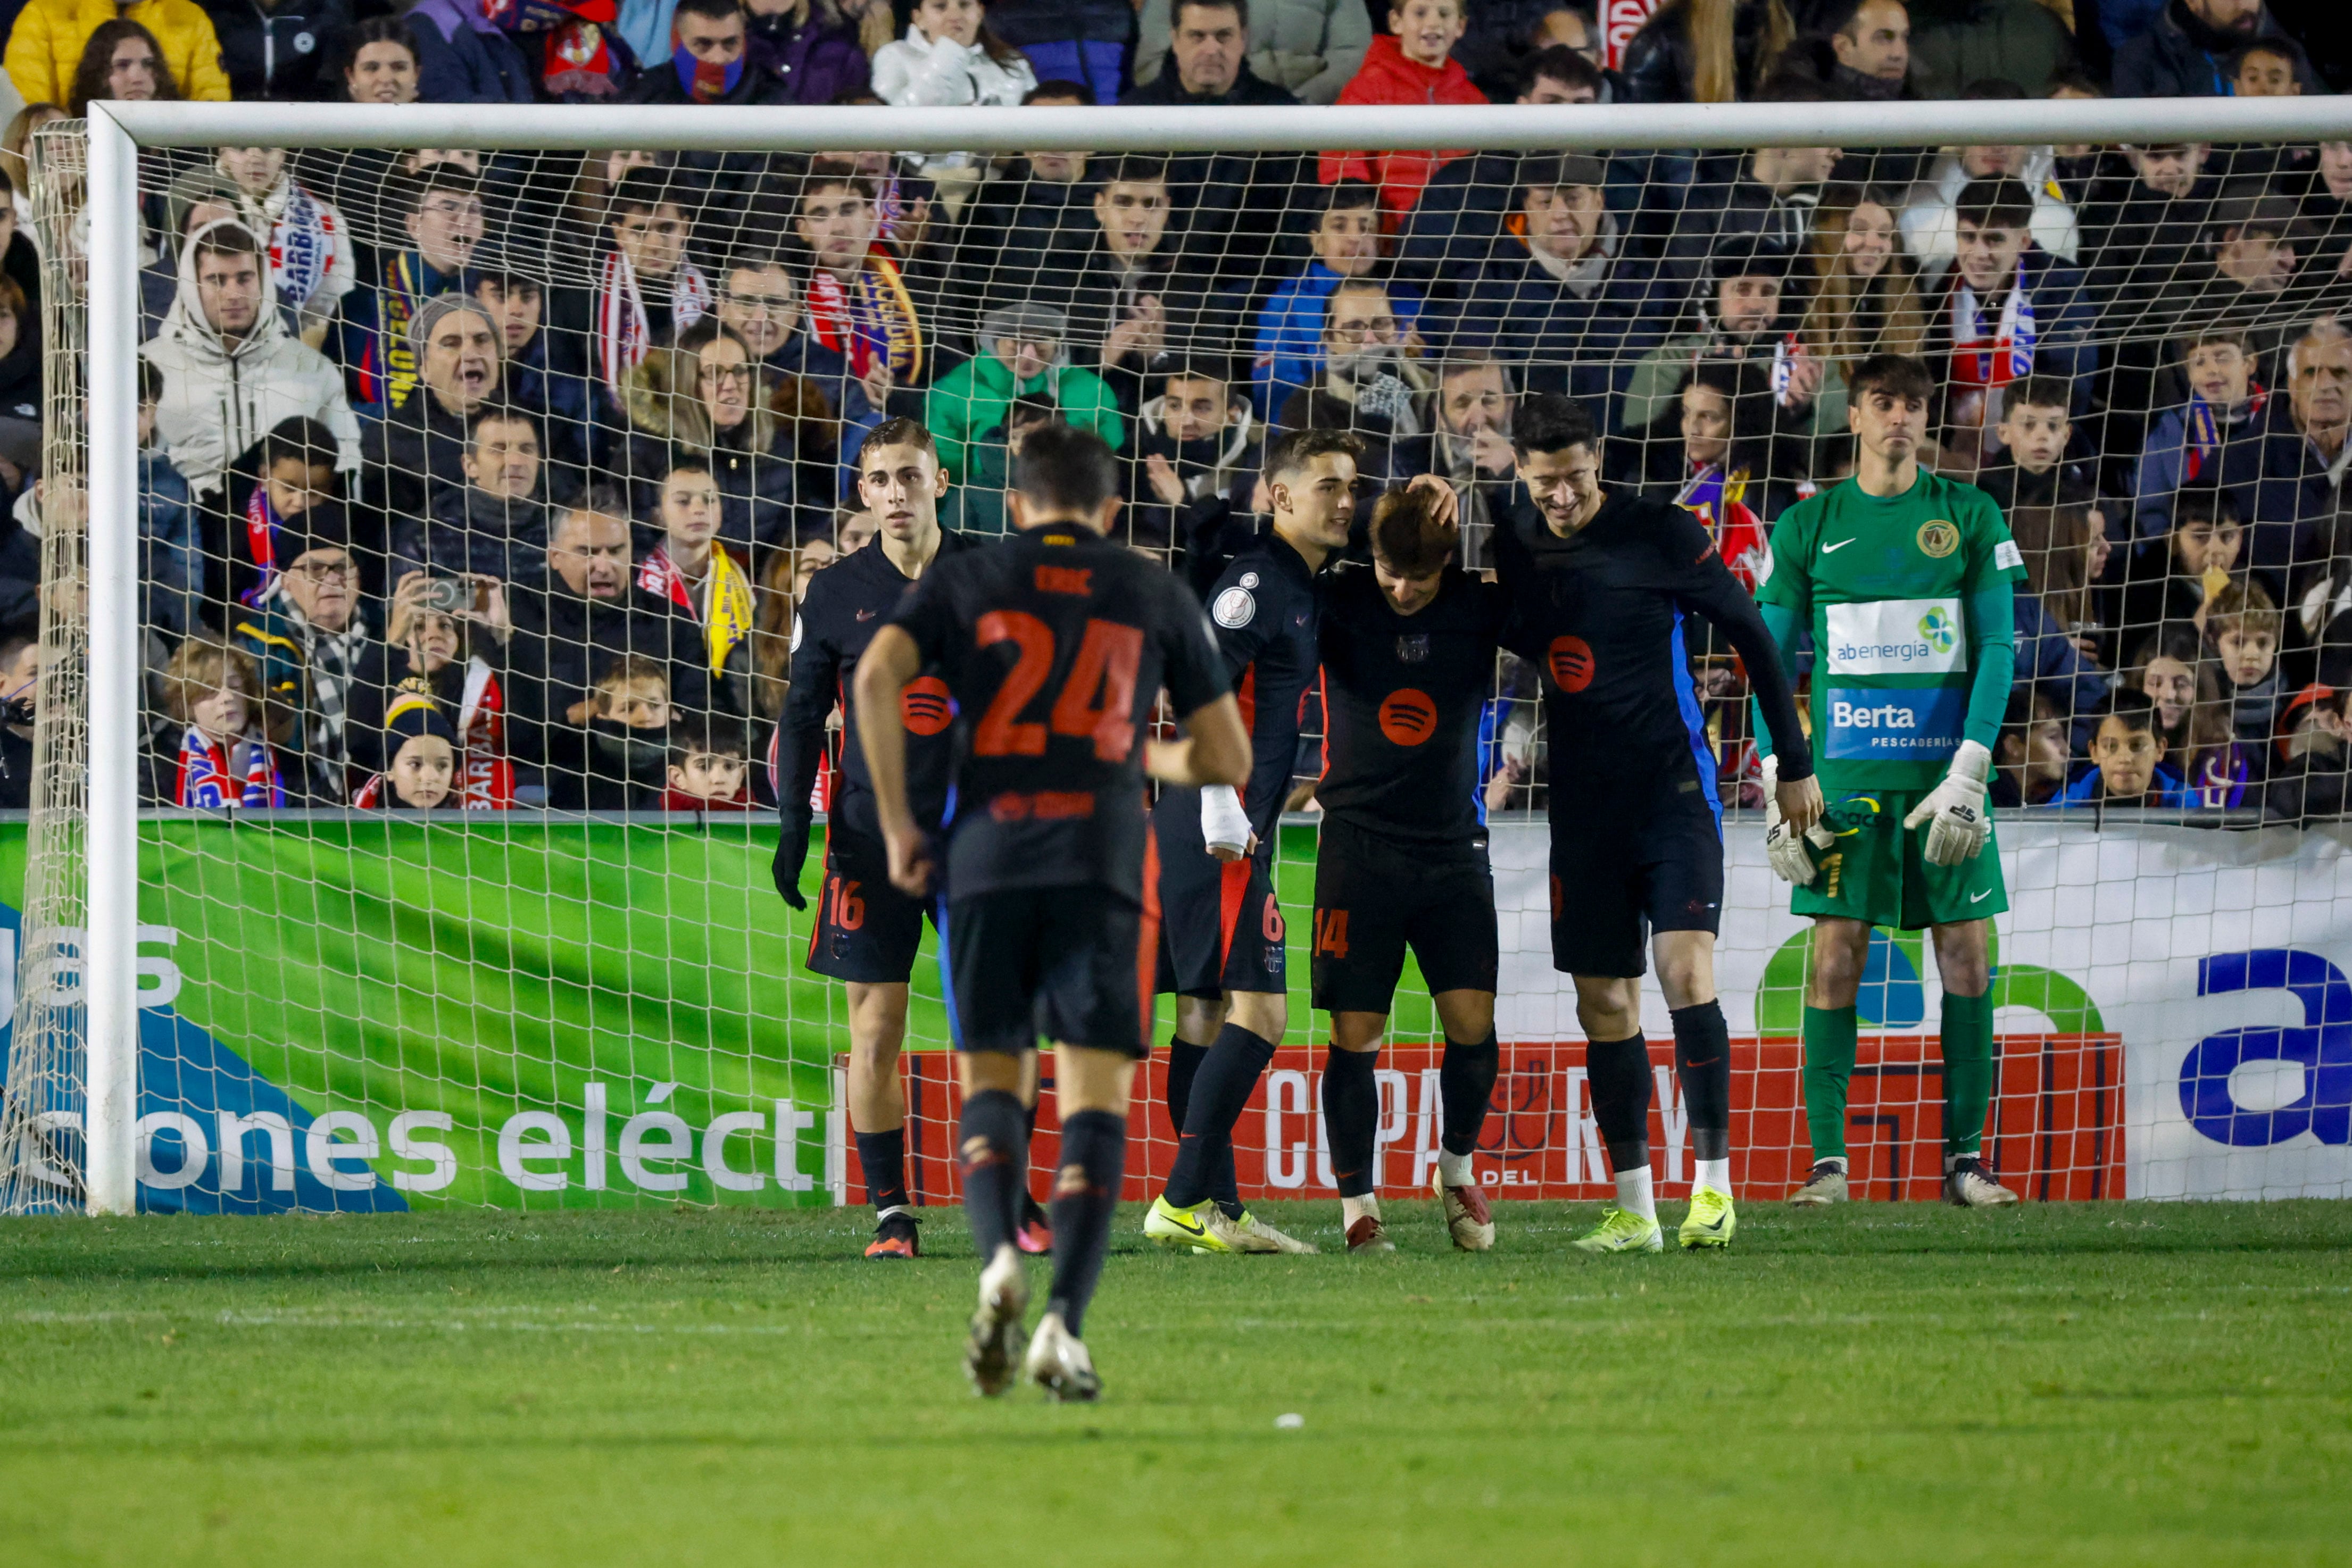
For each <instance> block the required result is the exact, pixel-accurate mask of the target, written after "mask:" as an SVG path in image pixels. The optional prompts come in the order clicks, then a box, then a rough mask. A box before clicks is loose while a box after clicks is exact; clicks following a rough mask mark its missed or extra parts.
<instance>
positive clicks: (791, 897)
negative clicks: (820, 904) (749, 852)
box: [773, 818, 809, 909]
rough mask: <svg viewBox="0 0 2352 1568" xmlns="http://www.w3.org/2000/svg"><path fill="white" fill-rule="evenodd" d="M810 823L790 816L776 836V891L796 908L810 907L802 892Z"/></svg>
mask: <svg viewBox="0 0 2352 1568" xmlns="http://www.w3.org/2000/svg"><path fill="white" fill-rule="evenodd" d="M808 839H809V825H808V823H806V822H805V821H793V820H792V819H790V818H786V819H785V821H784V824H783V831H782V832H780V833H778V834H777V836H776V860H775V865H774V867H773V870H774V873H775V878H776V892H777V894H779V895H780V896H781V897H782V899H783V901H784V902H785V903H786V904H790V905H791V906H792V907H793V908H794V909H806V908H807V907H808V895H807V894H803V892H801V866H802V864H803V862H805V861H807V859H808Z"/></svg>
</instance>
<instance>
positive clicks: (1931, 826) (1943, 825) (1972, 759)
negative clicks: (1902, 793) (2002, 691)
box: [1903, 740, 1992, 865]
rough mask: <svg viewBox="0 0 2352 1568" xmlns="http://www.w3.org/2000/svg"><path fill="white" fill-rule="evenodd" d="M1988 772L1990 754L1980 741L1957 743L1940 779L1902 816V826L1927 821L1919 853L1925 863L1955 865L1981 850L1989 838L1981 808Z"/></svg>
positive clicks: (1986, 816)
mask: <svg viewBox="0 0 2352 1568" xmlns="http://www.w3.org/2000/svg"><path fill="white" fill-rule="evenodd" d="M1991 773H1992V753H1991V752H1990V750H1988V749H1986V747H1985V745H1984V743H1983V742H1982V741H1978V740H1964V741H1962V742H1960V748H1959V750H1958V751H1956V752H1954V753H1953V754H1952V768H1951V771H1950V772H1948V773H1947V774H1945V775H1944V781H1943V782H1942V783H1941V784H1938V785H1937V786H1936V787H1935V788H1934V789H1930V790H1929V791H1928V792H1927V799H1926V800H1922V801H1920V802H1919V803H1918V804H1917V805H1916V806H1914V807H1912V808H1911V814H1910V815H1909V816H1907V817H1906V818H1904V819H1903V825H1904V826H1905V827H1906V828H1916V827H1917V826H1918V825H1919V824H1920V823H1922V822H1925V823H1927V848H1926V849H1925V850H1924V851H1923V852H1922V853H1923V854H1924V855H1925V856H1926V858H1927V863H1928V864H1929V865H1958V864H1960V863H1961V862H1965V861H1972V860H1974V859H1976V857H1977V856H1979V855H1980V854H1982V853H1983V852H1984V847H1985V844H1986V842H1987V841H1989V840H1990V839H1991V837H1992V817H1991V815H1990V813H1989V812H1988V811H1987V810H1986V809H1985V780H1986V779H1987V778H1989V777H1990V775H1991Z"/></svg>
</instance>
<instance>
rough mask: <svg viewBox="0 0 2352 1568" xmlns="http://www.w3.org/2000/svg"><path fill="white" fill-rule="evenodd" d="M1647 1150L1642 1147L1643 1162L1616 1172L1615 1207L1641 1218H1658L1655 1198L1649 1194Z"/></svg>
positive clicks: (1646, 1147)
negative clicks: (1629, 1168)
mask: <svg viewBox="0 0 2352 1568" xmlns="http://www.w3.org/2000/svg"><path fill="white" fill-rule="evenodd" d="M1648 1156H1649V1150H1648V1146H1647V1145H1643V1163H1642V1164H1640V1165H1638V1166H1634V1167H1633V1169H1631V1170H1621V1171H1619V1172H1618V1173H1617V1207H1620V1208H1622V1209H1623V1210H1624V1211H1625V1212H1626V1213H1628V1214H1631V1215H1635V1216H1638V1217H1639V1218H1643V1219H1655V1218H1658V1204H1657V1200H1656V1199H1655V1198H1654V1197H1651V1196H1650V1166H1649V1157H1648Z"/></svg>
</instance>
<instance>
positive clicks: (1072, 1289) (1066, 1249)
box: [1045, 1111, 1127, 1336]
mask: <svg viewBox="0 0 2352 1568" xmlns="http://www.w3.org/2000/svg"><path fill="white" fill-rule="evenodd" d="M1126 1176H1127V1118H1126V1117H1124V1116H1122V1115H1119V1114H1118V1113H1117V1112H1113V1111H1080V1112H1077V1113H1075V1114H1073V1115H1072V1116H1071V1117H1070V1119H1069V1120H1068V1121H1066V1122H1065V1123H1063V1124H1062V1168H1061V1169H1060V1170H1058V1171H1056V1172H1055V1173H1054V1293H1053V1295H1052V1296H1051V1297H1049V1298H1048V1299H1047V1301H1046V1303H1045V1310H1046V1311H1047V1312H1059V1313H1061V1314H1062V1322H1063V1325H1064V1326H1065V1327H1066V1328H1067V1329H1068V1330H1069V1331H1070V1332H1071V1333H1074V1334H1078V1335H1081V1336H1083V1335H1084V1333H1085V1329H1086V1317H1087V1302H1088V1301H1092V1300H1094V1295H1095V1281H1097V1280H1099V1279H1101V1278H1102V1267H1103V1258H1104V1256H1105V1255H1106V1254H1107V1253H1108V1252H1109V1251H1110V1222H1111V1217H1112V1216H1113V1215H1114V1214H1115V1213H1117V1212H1118V1191H1119V1186H1120V1185H1121V1183H1122V1182H1124V1181H1125V1179H1126Z"/></svg>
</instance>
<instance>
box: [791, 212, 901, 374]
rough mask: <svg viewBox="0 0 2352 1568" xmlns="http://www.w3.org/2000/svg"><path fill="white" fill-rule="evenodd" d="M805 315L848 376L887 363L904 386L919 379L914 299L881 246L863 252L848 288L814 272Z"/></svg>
mask: <svg viewBox="0 0 2352 1568" xmlns="http://www.w3.org/2000/svg"><path fill="white" fill-rule="evenodd" d="M808 312H809V326H810V329H811V330H813V331H814V333H815V334H816V340H817V341H818V342H820V343H822V344H824V346H825V347H826V348H828V349H830V350H833V351H834V352H835V353H836V354H839V355H841V356H842V357H843V358H844V359H845V360H846V361H848V363H849V373H850V374H851V375H853V376H859V377H862V376H864V375H865V374H866V372H867V371H870V370H871V369H872V368H873V367H874V366H875V365H876V364H877V363H880V364H887V365H888V366H889V367H890V373H891V375H892V377H893V378H894V379H896V380H897V381H898V382H902V383H903V382H911V381H914V380H916V379H918V378H919V376H920V375H921V373H922V367H923V334H922V327H921V323H919V321H917V320H916V319H915V301H914V298H913V296H911V295H909V294H908V292H907V285H906V283H905V281H904V280H903V279H901V278H900V277H899V276H898V263H897V262H895V261H893V260H891V259H890V256H889V254H888V253H887V251H885V250H884V249H883V248H882V247H881V246H878V245H877V246H874V247H873V248H872V249H871V250H869V251H867V252H866V265H865V266H864V267H860V268H859V269H858V273H857V277H856V281H855V282H854V283H852V284H851V285H849V286H848V287H844V286H843V284H842V281H841V279H839V278H837V277H835V276H834V275H833V274H832V273H830V272H828V271H826V270H825V269H824V268H823V267H818V268H816V269H815V273H814V276H813V277H811V278H810V279H809V286H808Z"/></svg>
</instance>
